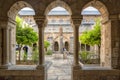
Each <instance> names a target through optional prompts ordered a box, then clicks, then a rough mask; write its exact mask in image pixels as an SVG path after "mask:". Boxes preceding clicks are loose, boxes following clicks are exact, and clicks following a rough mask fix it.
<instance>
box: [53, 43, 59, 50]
mask: <svg viewBox="0 0 120 80" xmlns="http://www.w3.org/2000/svg"><path fill="white" fill-rule="evenodd" d="M54 50H55V51H58V50H59V44H58V42H57V41H56V42H55V43H54Z"/></svg>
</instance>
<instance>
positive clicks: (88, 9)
mask: <svg viewBox="0 0 120 80" xmlns="http://www.w3.org/2000/svg"><path fill="white" fill-rule="evenodd" d="M22 10H33V9H31V8H28V7H26V8H23V9H22ZM63 10H65V9H64V8H62V7H56V8H53V9H52V11H63ZM84 10H85V11H98V10H97V9H95V8H93V7H87V8H85V9H84Z"/></svg>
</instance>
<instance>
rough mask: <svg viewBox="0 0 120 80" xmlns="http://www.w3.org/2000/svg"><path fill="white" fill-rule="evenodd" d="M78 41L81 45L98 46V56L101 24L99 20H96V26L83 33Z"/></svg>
mask: <svg viewBox="0 0 120 80" xmlns="http://www.w3.org/2000/svg"><path fill="white" fill-rule="evenodd" d="M80 41H81V43H83V44H88V45H91V46H94V45H98V48H99V51H98V54H100V44H101V24H100V20H99V19H98V20H96V24H95V25H94V29H93V30H90V31H85V32H83V33H82V35H81V36H80Z"/></svg>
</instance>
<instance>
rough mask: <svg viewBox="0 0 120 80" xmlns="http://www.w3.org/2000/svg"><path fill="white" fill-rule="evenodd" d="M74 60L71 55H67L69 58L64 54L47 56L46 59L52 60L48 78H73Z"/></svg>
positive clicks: (59, 79)
mask: <svg viewBox="0 0 120 80" xmlns="http://www.w3.org/2000/svg"><path fill="white" fill-rule="evenodd" d="M72 60H73V58H72V56H70V55H68V56H67V59H63V54H53V55H52V56H46V61H51V62H52V65H51V66H50V67H49V69H48V80H71V64H72Z"/></svg>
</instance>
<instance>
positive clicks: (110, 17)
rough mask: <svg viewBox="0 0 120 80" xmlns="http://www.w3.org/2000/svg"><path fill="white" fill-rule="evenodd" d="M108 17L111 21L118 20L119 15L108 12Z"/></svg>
mask: <svg viewBox="0 0 120 80" xmlns="http://www.w3.org/2000/svg"><path fill="white" fill-rule="evenodd" d="M109 19H110V20H111V21H113V20H120V15H119V14H110V15H109Z"/></svg>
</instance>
